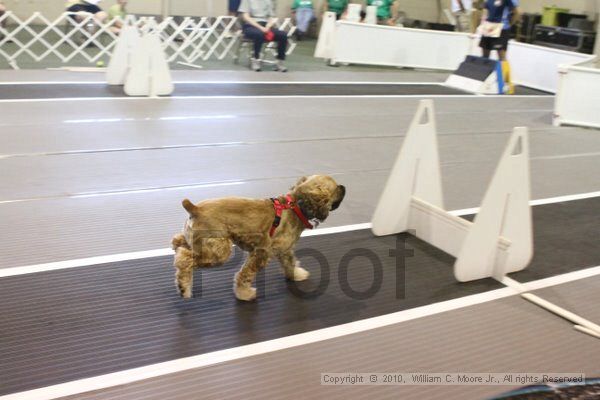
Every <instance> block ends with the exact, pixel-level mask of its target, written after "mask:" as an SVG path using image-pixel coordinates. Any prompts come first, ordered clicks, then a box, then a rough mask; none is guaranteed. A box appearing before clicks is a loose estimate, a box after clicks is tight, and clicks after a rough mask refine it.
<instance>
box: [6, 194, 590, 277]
mask: <svg viewBox="0 0 600 400" xmlns="http://www.w3.org/2000/svg"><path fill="white" fill-rule="evenodd" d="M594 197H600V191H599V192H590V193H580V194H574V195H568V196H559V197H550V198H546V199H539V200H532V201H531V202H530V203H529V204H530V205H531V206H537V205H544V204H553V203H562V202H567V201H575V200H583V199H589V198H594ZM478 212H479V208H465V209H462V210H454V211H450V214H452V215H456V216H462V215H470V214H476V213H478ZM363 229H371V223H370V222H366V223H362V224H353V225H342V226H334V227H331V228H319V229H315V230H312V231H304V232H303V233H302V236H303V237H307V236H318V235H331V234H334V233H342V232H351V231H357V230H363ZM170 254H173V251H172V250H171V249H156V250H148V251H136V252H131V253H121V254H111V255H106V256H97V257H88V258H80V259H75V260H67V261H56V262H50V263H44V264H35V265H26V266H20V267H11V268H3V269H0V278H5V277H9V276H17V275H25V274H33V273H36V272H44V271H56V270H60V269H69V268H77V267H85V266H89V265H97V264H105V263H110V262H119V261H129V260H138V259H143V258H150V257H158V256H165V255H170Z"/></svg>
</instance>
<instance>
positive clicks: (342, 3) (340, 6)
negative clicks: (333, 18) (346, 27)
mask: <svg viewBox="0 0 600 400" xmlns="http://www.w3.org/2000/svg"><path fill="white" fill-rule="evenodd" d="M327 5H328V7H329V11H331V12H334V13H336V14H337V15H340V14H342V13H343V12H344V10H346V7H348V0H327Z"/></svg>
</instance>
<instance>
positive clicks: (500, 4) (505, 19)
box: [485, 0, 519, 29]
mask: <svg viewBox="0 0 600 400" xmlns="http://www.w3.org/2000/svg"><path fill="white" fill-rule="evenodd" d="M518 5H519V1H518V0H487V1H486V2H485V8H486V9H487V11H488V17H487V20H488V21H489V22H496V23H500V22H502V23H503V24H504V29H510V14H511V12H512V11H513V10H514V9H515V8H516V7H517V6H518Z"/></svg>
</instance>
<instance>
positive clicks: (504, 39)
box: [498, 29, 510, 61]
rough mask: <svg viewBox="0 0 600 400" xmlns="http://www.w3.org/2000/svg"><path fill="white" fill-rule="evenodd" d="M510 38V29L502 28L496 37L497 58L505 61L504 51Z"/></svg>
mask: <svg viewBox="0 0 600 400" xmlns="http://www.w3.org/2000/svg"><path fill="white" fill-rule="evenodd" d="M509 40H510V29H504V30H503V31H502V35H500V38H499V39H498V58H499V59H500V61H506V51H507V50H508V41H509Z"/></svg>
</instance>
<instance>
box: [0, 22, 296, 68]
mask: <svg viewBox="0 0 600 400" xmlns="http://www.w3.org/2000/svg"><path fill="white" fill-rule="evenodd" d="M76 14H77V15H80V16H81V14H80V13H68V12H65V13H63V14H61V15H60V16H59V17H57V18H56V19H55V20H53V21H51V20H49V19H48V18H46V17H45V16H44V15H43V14H42V13H40V12H35V13H33V14H32V15H31V16H30V17H29V18H27V19H20V18H19V17H18V16H16V15H15V14H14V13H12V12H11V11H8V12H6V13H5V14H4V15H3V16H2V17H1V19H0V21H5V24H4V26H5V27H4V28H3V27H2V25H0V57H3V58H4V59H6V60H7V61H8V63H9V64H10V65H11V66H12V67H13V68H15V69H18V62H19V58H20V57H25V56H28V57H30V58H31V59H33V60H34V61H35V62H41V61H43V60H46V59H49V58H51V57H54V58H55V59H58V60H59V61H61V62H62V63H65V64H66V63H69V62H71V61H72V60H73V59H74V58H75V57H76V56H81V57H83V58H84V59H85V60H86V61H88V62H90V63H95V62H97V61H99V60H101V59H102V58H103V57H105V58H109V57H111V56H112V52H113V51H114V46H115V43H116V40H117V38H118V35H117V34H116V33H115V32H113V30H112V28H114V27H117V26H119V25H122V24H123V23H124V21H123V20H122V19H121V18H115V19H112V20H109V21H106V22H105V23H100V22H99V21H98V20H96V19H95V18H94V16H93V15H91V14H87V15H85V14H84V15H83V16H82V17H81V21H77V20H75V18H74V16H75V15H76ZM128 18H133V20H134V24H135V25H136V26H137V27H138V28H139V29H141V30H142V31H143V30H144V27H145V26H148V25H154V23H156V30H157V31H158V32H159V37H160V40H161V43H162V47H163V50H164V51H165V53H166V54H167V61H168V62H169V63H174V62H183V63H187V64H194V63H196V62H198V61H199V60H202V61H206V60H208V59H211V58H214V59H217V60H223V59H225V58H226V57H227V56H233V55H234V49H235V43H236V42H237V41H238V40H239V38H240V36H241V33H240V32H239V31H236V29H235V27H236V23H237V19H236V18H235V17H230V16H220V17H216V18H209V17H182V18H181V20H179V19H178V18H175V17H166V18H164V19H161V20H157V18H156V17H153V16H149V17H135V16H132V15H130V16H128ZM275 26H276V27H277V28H278V29H281V30H283V31H284V32H286V33H287V34H288V40H289V46H288V51H287V53H288V54H291V53H292V52H293V51H294V49H295V48H296V42H295V41H294V40H293V38H292V35H293V33H294V32H295V30H296V27H295V26H294V24H293V23H292V21H291V19H290V18H285V19H283V20H280V21H277V23H276V24H275ZM269 46H273V44H272V43H271V44H269Z"/></svg>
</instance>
